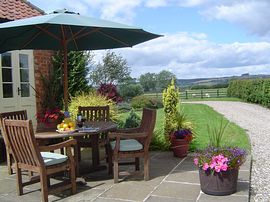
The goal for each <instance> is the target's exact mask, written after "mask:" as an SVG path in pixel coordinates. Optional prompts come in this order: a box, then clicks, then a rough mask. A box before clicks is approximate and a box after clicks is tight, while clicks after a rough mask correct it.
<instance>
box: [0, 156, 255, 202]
mask: <svg viewBox="0 0 270 202" xmlns="http://www.w3.org/2000/svg"><path fill="white" fill-rule="evenodd" d="M87 163H88V162H87ZM102 163H104V164H105V161H103V162H102ZM124 169H126V170H127V169H128V170H129V171H132V169H131V168H130V167H129V168H127V167H124ZM25 177H26V178H27V176H25ZM82 178H83V179H84V180H85V182H86V184H84V185H83V184H81V183H79V184H78V190H77V194H76V195H69V192H68V191H67V192H64V193H61V194H59V195H49V201H65V202H66V201H70V202H73V201H81V202H82V201H96V202H107V201H110V202H123V201H146V202H151V201H155V202H161V201H166V202H172V201H175V202H177V201H179V202H180V201H181V202H191V201H198V202H208V201H219V202H225V201H228V202H234V201H235V202H246V201H249V179H250V160H247V161H246V163H245V164H244V165H243V166H242V167H241V170H240V173H239V179H238V181H239V182H238V191H237V193H235V194H233V195H230V196H222V197H214V196H209V195H206V194H204V193H202V192H201V191H200V184H199V176H198V170H197V168H196V167H195V166H194V165H193V159H192V157H191V156H188V157H186V158H183V159H180V158H175V157H173V155H172V153H171V152H151V160H150V180H149V181H143V176H139V175H137V176H134V175H133V176H128V177H124V178H122V179H123V180H121V182H120V183H118V184H114V183H113V179H112V176H108V174H107V170H102V171H96V172H93V173H90V174H86V175H83V177H82ZM53 181H54V180H52V183H53ZM24 193H25V194H24V195H23V196H20V197H19V196H17V194H16V176H15V175H11V176H10V175H8V174H7V168H6V166H5V164H1V165H0V201H1V202H2V201H3V202H4V201H9V202H11V201H12V202H13V201H27V202H32V201H33V202H34V201H40V199H41V198H40V194H41V193H40V185H39V183H37V184H35V185H31V186H28V187H25V188H24Z"/></svg>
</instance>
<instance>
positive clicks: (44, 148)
mask: <svg viewBox="0 0 270 202" xmlns="http://www.w3.org/2000/svg"><path fill="white" fill-rule="evenodd" d="M75 145H77V141H76V140H74V139H73V140H67V141H64V142H60V143H58V144H53V145H48V146H40V147H39V150H40V151H41V152H46V151H53V150H57V149H61V148H64V147H72V146H75Z"/></svg>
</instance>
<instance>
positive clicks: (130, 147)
mask: <svg viewBox="0 0 270 202" xmlns="http://www.w3.org/2000/svg"><path fill="white" fill-rule="evenodd" d="M110 144H111V147H112V149H114V147H115V141H112V142H110ZM141 149H143V145H142V144H141V143H140V142H138V141H137V140H134V139H129V140H120V151H137V150H141Z"/></svg>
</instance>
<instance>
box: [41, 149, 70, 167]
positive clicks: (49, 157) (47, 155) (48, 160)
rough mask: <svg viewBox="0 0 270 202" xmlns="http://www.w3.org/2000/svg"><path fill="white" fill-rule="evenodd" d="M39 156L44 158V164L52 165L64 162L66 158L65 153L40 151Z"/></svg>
mask: <svg viewBox="0 0 270 202" xmlns="http://www.w3.org/2000/svg"><path fill="white" fill-rule="evenodd" d="M41 156H42V158H43V160H44V163H45V166H52V165H56V164H60V163H64V162H65V161H66V160H67V159H68V157H67V156H66V155H62V154H57V153H51V152H41Z"/></svg>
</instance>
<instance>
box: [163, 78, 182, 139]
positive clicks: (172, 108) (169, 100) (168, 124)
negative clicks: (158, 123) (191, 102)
mask: <svg viewBox="0 0 270 202" xmlns="http://www.w3.org/2000/svg"><path fill="white" fill-rule="evenodd" d="M162 97H163V105H164V113H165V124H164V135H165V136H166V137H167V136H168V135H169V134H170V133H171V132H173V131H174V129H175V124H174V123H175V116H176V113H177V105H178V104H179V103H180V99H179V90H178V89H177V88H176V86H175V84H174V79H172V81H171V84H170V85H169V86H168V87H167V89H164V91H163V94H162Z"/></svg>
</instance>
